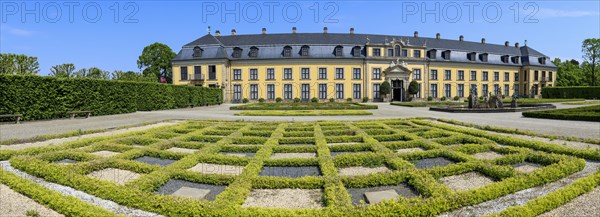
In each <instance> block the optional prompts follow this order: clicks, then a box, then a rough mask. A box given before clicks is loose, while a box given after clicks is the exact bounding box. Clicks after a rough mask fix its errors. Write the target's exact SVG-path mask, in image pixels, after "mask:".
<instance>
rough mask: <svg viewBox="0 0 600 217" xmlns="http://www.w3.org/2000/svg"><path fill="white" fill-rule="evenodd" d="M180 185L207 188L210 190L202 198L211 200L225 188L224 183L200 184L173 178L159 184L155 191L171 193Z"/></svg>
mask: <svg viewBox="0 0 600 217" xmlns="http://www.w3.org/2000/svg"><path fill="white" fill-rule="evenodd" d="M181 187H189V188H198V189H208V190H210V192H209V193H208V194H207V195H206V196H205V197H204V199H206V200H209V201H213V200H215V198H217V195H219V194H220V193H221V192H223V191H224V190H225V187H226V186H224V185H210V184H200V183H194V182H188V181H183V180H174V179H171V180H169V182H167V183H166V184H165V185H163V186H161V187H160V188H159V189H158V190H157V191H156V193H159V194H163V195H171V194H173V193H174V192H175V191H177V190H179V189H180V188H181Z"/></svg>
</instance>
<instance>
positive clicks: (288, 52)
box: [283, 46, 292, 57]
mask: <svg viewBox="0 0 600 217" xmlns="http://www.w3.org/2000/svg"><path fill="white" fill-rule="evenodd" d="M283 56H284V57H291V56H292V47H290V46H285V47H283Z"/></svg>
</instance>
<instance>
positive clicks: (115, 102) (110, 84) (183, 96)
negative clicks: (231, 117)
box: [0, 75, 223, 120]
mask: <svg viewBox="0 0 600 217" xmlns="http://www.w3.org/2000/svg"><path fill="white" fill-rule="evenodd" d="M222 94H223V92H222V90H221V89H215V88H205V87H193V86H175V85H167V84H158V83H142V82H131V81H110V80H94V79H72V78H71V79H63V78H54V77H43V76H23V75H0V114H22V115H23V118H24V119H25V120H41V119H53V118H63V117H65V116H66V113H67V112H68V111H84V110H89V111H93V115H111V114H121V113H130V112H135V111H152V110H161V109H174V108H183V107H187V106H188V105H189V104H193V105H214V104H218V103H221V102H222V101H223V95H222Z"/></svg>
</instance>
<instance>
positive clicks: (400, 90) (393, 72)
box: [384, 60, 411, 102]
mask: <svg viewBox="0 0 600 217" xmlns="http://www.w3.org/2000/svg"><path fill="white" fill-rule="evenodd" d="M384 73H385V79H386V80H387V81H388V82H389V83H390V86H391V88H392V91H390V92H391V94H390V96H389V97H390V98H389V100H390V101H397V102H402V101H406V99H407V96H406V88H405V85H408V79H409V77H410V73H411V71H410V69H408V68H407V65H406V63H404V62H400V60H397V61H392V62H391V63H390V67H389V68H387V69H386V70H385V71H384Z"/></svg>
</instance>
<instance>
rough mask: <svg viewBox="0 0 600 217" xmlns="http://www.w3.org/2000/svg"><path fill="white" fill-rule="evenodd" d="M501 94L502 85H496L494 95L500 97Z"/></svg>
mask: <svg viewBox="0 0 600 217" xmlns="http://www.w3.org/2000/svg"><path fill="white" fill-rule="evenodd" d="M499 94H501V93H500V85H499V84H494V95H495V96H496V95H499Z"/></svg>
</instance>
